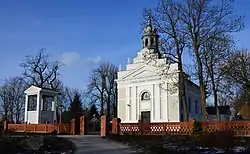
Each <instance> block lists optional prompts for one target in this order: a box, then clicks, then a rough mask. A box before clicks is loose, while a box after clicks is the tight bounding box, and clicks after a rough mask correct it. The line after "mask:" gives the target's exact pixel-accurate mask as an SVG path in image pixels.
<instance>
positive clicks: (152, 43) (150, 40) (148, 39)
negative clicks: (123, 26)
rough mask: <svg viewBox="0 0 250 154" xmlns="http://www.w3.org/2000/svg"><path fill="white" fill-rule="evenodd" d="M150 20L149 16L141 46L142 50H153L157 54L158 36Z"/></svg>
mask: <svg viewBox="0 0 250 154" xmlns="http://www.w3.org/2000/svg"><path fill="white" fill-rule="evenodd" d="M151 20H152V19H151V15H149V16H148V24H147V26H146V27H145V28H144V30H143V36H142V46H143V48H149V49H155V50H154V52H158V42H159V41H158V39H159V35H158V33H157V29H156V28H155V27H154V26H153V24H152V21H151Z"/></svg>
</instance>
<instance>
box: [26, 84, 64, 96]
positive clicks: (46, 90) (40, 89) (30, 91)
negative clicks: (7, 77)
mask: <svg viewBox="0 0 250 154" xmlns="http://www.w3.org/2000/svg"><path fill="white" fill-rule="evenodd" d="M39 92H43V93H49V94H52V95H58V94H60V93H59V92H58V91H56V90H53V89H51V88H45V87H39V86H34V85H32V86H30V87H29V88H28V89H26V90H25V91H24V93H26V94H28V95H29V94H36V93H39Z"/></svg>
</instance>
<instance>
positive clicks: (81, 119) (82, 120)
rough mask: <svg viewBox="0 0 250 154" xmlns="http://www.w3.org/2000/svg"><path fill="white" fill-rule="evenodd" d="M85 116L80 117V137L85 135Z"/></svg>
mask: <svg viewBox="0 0 250 154" xmlns="http://www.w3.org/2000/svg"><path fill="white" fill-rule="evenodd" d="M84 125H85V124H84V116H81V117H80V135H84V134H85V130H84Z"/></svg>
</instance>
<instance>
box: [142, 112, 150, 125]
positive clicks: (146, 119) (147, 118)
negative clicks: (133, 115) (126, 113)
mask: <svg viewBox="0 0 250 154" xmlns="http://www.w3.org/2000/svg"><path fill="white" fill-rule="evenodd" d="M141 120H142V122H143V123H150V111H142V112H141Z"/></svg>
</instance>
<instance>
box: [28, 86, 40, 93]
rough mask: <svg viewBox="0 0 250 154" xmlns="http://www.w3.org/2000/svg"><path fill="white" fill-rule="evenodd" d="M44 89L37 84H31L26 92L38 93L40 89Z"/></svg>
mask: <svg viewBox="0 0 250 154" xmlns="http://www.w3.org/2000/svg"><path fill="white" fill-rule="evenodd" d="M41 90H42V89H41V88H39V87H36V86H30V87H29V88H28V89H26V90H25V91H24V92H25V93H26V94H29V93H38V92H39V91H41Z"/></svg>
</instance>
